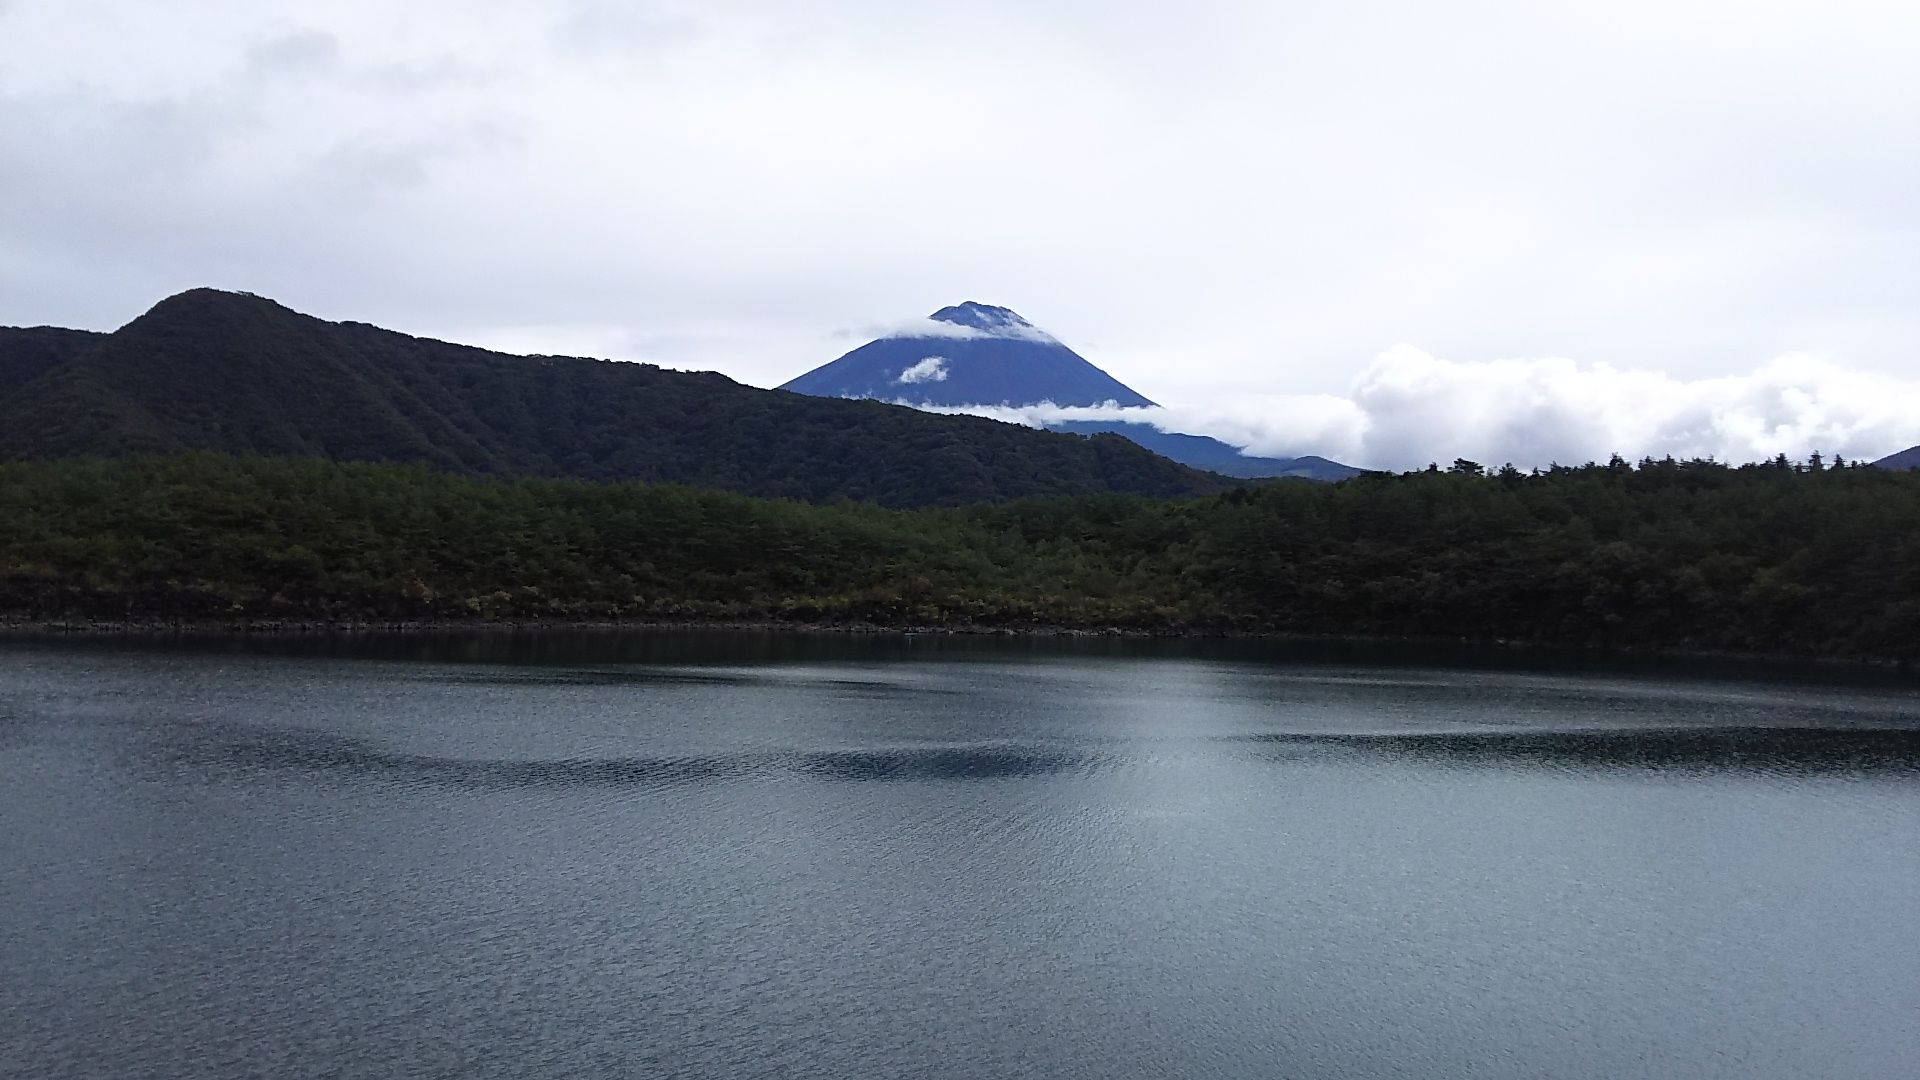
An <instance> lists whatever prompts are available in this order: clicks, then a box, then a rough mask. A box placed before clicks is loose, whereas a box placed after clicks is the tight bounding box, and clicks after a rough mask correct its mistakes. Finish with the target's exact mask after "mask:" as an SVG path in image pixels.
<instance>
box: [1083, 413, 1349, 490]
mask: <svg viewBox="0 0 1920 1080" xmlns="http://www.w3.org/2000/svg"><path fill="white" fill-rule="evenodd" d="M1047 430H1049V431H1071V432H1073V433H1074V434H1076V435H1098V434H1101V433H1106V434H1112V435H1124V436H1126V437H1127V438H1129V439H1132V440H1133V441H1134V442H1137V443H1139V444H1140V445H1141V446H1144V447H1146V448H1147V449H1149V450H1151V451H1153V452H1154V453H1156V454H1159V455H1160V456H1161V457H1166V458H1172V459H1173V460H1175V461H1178V462H1180V463H1182V464H1185V465H1191V466H1193V467H1194V468H1196V469H1205V470H1207V471H1208V472H1216V473H1219V474H1220V475H1222V476H1233V477H1238V478H1240V479H1242V480H1264V479H1268V478H1271V477H1279V476H1293V477H1299V478H1301V479H1305V480H1325V481H1327V482H1329V483H1331V482H1333V481H1336V480H1345V479H1347V478H1348V477H1350V476H1359V475H1360V474H1361V473H1362V472H1365V471H1366V470H1364V469H1356V468H1354V467H1353V466H1351V465H1342V464H1340V463H1339V462H1337V461H1330V460H1328V459H1326V458H1323V457H1317V456H1313V455H1309V456H1307V457H1297V458H1269V457H1250V456H1248V455H1246V454H1243V453H1241V452H1240V451H1239V450H1238V449H1236V448H1234V447H1233V446H1232V445H1230V444H1228V443H1223V442H1221V441H1220V440H1219V439H1210V438H1208V437H1207V436H1205V435H1182V434H1179V433H1177V432H1171V431H1161V430H1159V429H1157V428H1155V427H1153V426H1152V425H1151V424H1135V423H1129V422H1128V421H1125V420H1056V421H1053V422H1051V423H1049V424H1048V425H1047Z"/></svg>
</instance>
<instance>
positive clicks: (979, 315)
mask: <svg viewBox="0 0 1920 1080" xmlns="http://www.w3.org/2000/svg"><path fill="white" fill-rule="evenodd" d="M781 389H782V390H792V391H795V392H796V393H801V394H815V395H818V396H821V397H846V398H876V399H878V400H881V401H898V402H903V403H905V404H908V405H915V406H921V407H925V406H942V407H949V408H955V407H964V406H969V405H1006V406H1013V407H1020V406H1030V405H1040V404H1053V405H1060V406H1069V407H1073V406H1080V407H1085V406H1096V405H1105V404H1114V405H1121V406H1126V407H1131V408H1146V407H1151V406H1152V405H1153V404H1154V403H1153V402H1152V401H1150V400H1148V399H1147V397H1146V396H1145V395H1143V394H1141V393H1139V392H1138V391H1136V390H1134V389H1133V388H1132V387H1130V386H1127V385H1126V384H1125V383H1122V382H1121V381H1120V380H1118V379H1115V378H1114V377H1113V376H1111V375H1109V374H1107V373H1106V372H1104V371H1102V370H1100V369H1099V368H1097V367H1095V366H1094V365H1093V364H1091V363H1089V362H1088V361H1087V359H1086V358H1085V357H1083V356H1081V355H1080V354H1079V353H1076V352H1074V351H1073V350H1072V349H1069V348H1067V347H1066V346H1065V345H1063V344H1061V343H1060V342H1059V341H1058V340H1056V339H1055V338H1054V337H1053V336H1052V335H1050V334H1047V333H1046V332H1045V331H1043V330H1040V329H1039V328H1037V327H1035V326H1034V325H1033V324H1032V323H1030V322H1028V321H1027V320H1025V319H1023V318H1021V317H1020V316H1019V315H1017V314H1015V313H1014V312H1013V311H1012V310H1010V309H1008V308H1003V307H995V306H994V305H992V304H981V303H976V302H974V301H972V300H969V301H967V302H966V303H964V304H956V305H954V306H953V307H944V308H941V309H940V310H939V311H936V312H934V313H933V314H932V315H931V316H929V317H928V319H927V321H926V322H925V323H924V324H917V325H914V326H911V327H909V328H907V329H904V330H902V331H900V332H898V333H895V334H893V335H890V336H887V337H883V338H879V339H877V340H874V341H869V342H867V343H866V344H865V345H862V346H860V347H859V348H857V349H855V350H853V351H852V352H850V353H847V354H846V355H845V356H842V357H840V358H839V359H838V360H835V361H833V362H832V363H829V364H824V365H822V366H820V367H817V368H814V369H813V370H812V371H809V372H807V373H806V374H805V375H802V376H800V377H799V378H797V379H794V380H793V381H791V382H788V383H786V384H785V385H783V386H782V387H781ZM1047 427H1048V428H1050V429H1052V430H1055V431H1071V432H1075V433H1077V434H1081V435H1094V434H1102V433H1105V434H1114V435H1121V436H1124V437H1126V438H1128V439H1131V440H1132V441H1134V442H1136V443H1138V444H1140V445H1141V446H1144V447H1146V448H1147V449H1149V450H1152V451H1153V452H1154V453H1156V454H1160V455H1162V456H1164V457H1168V458H1172V459H1173V460H1174V461H1178V462H1180V463H1182V464H1184V465H1191V466H1193V467H1194V468H1196V469H1206V470H1207V471H1209V472H1217V473H1220V474H1222V475H1225V476H1234V477H1239V478H1241V479H1247V480H1254V479H1264V478H1268V477H1278V476H1296V477H1304V478H1307V479H1311V480H1328V481H1332V480H1344V479H1346V478H1347V477H1349V476H1357V475H1359V473H1360V472H1361V470H1359V469H1356V468H1354V467H1352V466H1351V465H1342V464H1340V463H1339V462H1337V461H1328V460H1327V459H1326V458H1322V457H1301V458H1265V457H1249V456H1247V455H1245V454H1242V453H1241V452H1240V450H1239V449H1238V448H1237V447H1234V446H1231V445H1229V444H1227V443H1224V442H1221V441H1220V440H1218V439H1213V438H1209V437H1207V436H1205V435H1182V434H1177V433H1173V432H1164V431H1160V430H1159V429H1157V428H1155V427H1153V426H1152V425H1151V424H1143V423H1135V422H1129V421H1124V420H1067V421H1048V422H1047Z"/></svg>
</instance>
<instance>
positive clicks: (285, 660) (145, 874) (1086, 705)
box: [0, 634, 1920, 1080]
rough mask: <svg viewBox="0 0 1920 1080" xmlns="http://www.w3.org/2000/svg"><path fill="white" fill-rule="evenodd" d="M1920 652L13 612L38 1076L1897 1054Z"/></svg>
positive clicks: (26, 1028) (1910, 1054)
mask: <svg viewBox="0 0 1920 1080" xmlns="http://www.w3.org/2000/svg"><path fill="white" fill-rule="evenodd" d="M1916 1062H1920V694H1916V692H1915V691H1914V689H1913V688H1912V686H1911V684H1903V683H1900V682H1898V681H1897V680H1893V679H1884V680H1880V681H1864V680H1860V679H1854V678H1851V677H1841V676H1832V675H1828V676H1819V675H1802V674H1795V673H1785V674H1783V673H1780V672H1777V671H1769V670H1760V669H1740V668H1735V669H1714V670H1705V669H1701V668H1699V667H1698V666H1696V665H1688V664H1669V665H1665V666H1662V667H1658V668H1636V669H1616V668H1611V667H1606V666H1600V665H1593V664H1579V663H1573V664H1561V663H1558V662H1545V663H1533V664H1529V665H1525V666H1519V667H1514V666H1502V664H1501V663H1499V662H1493V663H1488V662H1480V661H1478V660H1474V661H1463V660H1447V659H1440V660H1435V659H1433V658H1430V657H1420V656H1414V655H1408V654H1398V653H1394V652H1393V651H1391V650H1374V651H1371V652H1367V651H1361V652H1354V651H1351V650H1348V651H1343V650H1341V649H1339V648H1332V647H1329V648H1324V649H1319V650H1315V649H1312V648H1307V647H1294V648H1289V647H1283V646H1264V645H1258V644H1247V643H1240V644H1235V643H1205V642H1197V643H1146V642H1136V643H1127V642H1059V643H1052V642H1035V641H992V640H955V639H945V638H937V637H925V636H923V637H919V638H872V639H860V638H826V637H805V636H798V635H793V636H786V635H773V634H763V635H718V634H716V635H668V634H654V635H601V636H595V635H580V636H577V637H573V638H568V637H565V636H554V635H549V636H544V637H506V636H497V635H496V636H491V637H486V636H482V637H473V638H462V637H457V636H455V637H447V638H437V639H436V638H402V639H393V640H380V639H370V640H357V641H347V642H337V641H336V642H324V641H311V642H299V641H291V642H287V641H282V642H272V641H269V642H255V643H233V642H226V643H222V642H201V643H193V642H189V643H184V644H152V645H137V644H130V643H121V644H49V643H32V642H13V643H7V644H0V1076H6V1077H9V1078H13V1077H21V1078H26V1077H32V1078H36V1080H40V1078H47V1080H58V1078H70V1077H114V1078H122V1077H197V1078H198V1077H205V1078H226V1077H256V1076H274V1077H532V1076H564V1077H601V1076H604V1077H616V1076H619V1077H626V1076H674V1077H682V1076H684V1077H716V1078H719V1077H725V1078H736V1077H760V1076H765V1077H776V1076H777V1077H860V1076H916V1077H967V1078H994V1077H1027V1076H1048V1077H1201V1076H1225V1077H1492V1078H1507V1077H1512V1078H1521V1077H1527V1078H1533V1077H1547V1076H1551V1077H1558V1078H1586V1077H1591V1078H1595V1080H1603V1078H1604V1080H1623V1078H1629V1077H1661V1078H1665V1077H1680V1076H1685V1077H1738V1078H1741V1080H1754V1078H1769V1077H1796V1078H1798V1077H1873V1078H1876V1080H1878V1078H1885V1077H1892V1076H1903V1075H1907V1076H1910V1075H1914V1072H1913V1070H1914V1068H1915V1063H1916Z"/></svg>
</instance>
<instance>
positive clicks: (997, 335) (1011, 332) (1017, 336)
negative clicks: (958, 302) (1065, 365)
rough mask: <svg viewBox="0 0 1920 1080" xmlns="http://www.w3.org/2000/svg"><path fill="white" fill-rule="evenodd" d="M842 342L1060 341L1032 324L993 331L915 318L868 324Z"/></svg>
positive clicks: (1006, 325)
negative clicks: (904, 340)
mask: <svg viewBox="0 0 1920 1080" xmlns="http://www.w3.org/2000/svg"><path fill="white" fill-rule="evenodd" d="M837 336H838V337H839V338H841V339H843V340H859V341H868V340H875V339H882V338H901V339H906V340H910V341H918V340H922V339H928V340H940V341H1039V342H1048V343H1052V342H1055V341H1056V340H1057V339H1056V338H1054V336H1053V335H1051V334H1049V333H1047V332H1046V331H1045V330H1042V329H1040V328H1039V327H1037V326H1033V325H1031V324H1029V323H1002V324H1000V325H998V326H994V327H992V328H991V329H983V328H981V327H977V326H966V325H963V324H961V323H952V322H947V321H946V320H944V319H932V318H916V319H896V320H894V321H892V322H884V323H866V324H863V325H861V326H857V327H853V328H851V329H847V330H843V331H841V332H840V333H839V334H838V335H837Z"/></svg>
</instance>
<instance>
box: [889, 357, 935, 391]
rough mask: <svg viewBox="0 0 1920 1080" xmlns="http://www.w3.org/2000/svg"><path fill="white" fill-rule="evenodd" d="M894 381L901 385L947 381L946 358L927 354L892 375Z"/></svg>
mask: <svg viewBox="0 0 1920 1080" xmlns="http://www.w3.org/2000/svg"><path fill="white" fill-rule="evenodd" d="M893 381H894V382H897V383H901V384H903V385H907V384H912V383H924V382H946V381H947V358H946V357H944V356H929V357H927V358H926V359H925V360H921V361H919V362H918V363H914V364H910V365H908V366H907V367H906V368H905V369H904V370H902V371H901V372H900V374H898V375H896V376H894V379H893Z"/></svg>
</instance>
